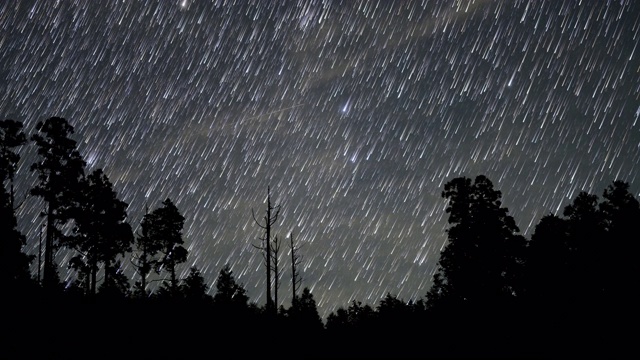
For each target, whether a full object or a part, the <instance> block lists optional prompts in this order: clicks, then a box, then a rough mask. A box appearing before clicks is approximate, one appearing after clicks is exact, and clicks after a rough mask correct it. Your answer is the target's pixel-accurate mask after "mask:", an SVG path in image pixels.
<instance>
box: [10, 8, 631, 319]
mask: <svg viewBox="0 0 640 360" xmlns="http://www.w3.org/2000/svg"><path fill="white" fill-rule="evenodd" d="M0 30H1V33H0V54H1V57H0V77H1V79H2V81H1V83H0V116H1V117H2V118H4V119H14V120H18V121H21V122H23V123H24V124H25V130H26V132H27V133H29V134H30V133H32V132H33V131H34V127H35V124H36V123H37V122H38V121H40V120H44V119H46V118H48V117H51V116H59V117H64V118H66V119H67V120H68V121H69V122H70V124H71V125H73V126H74V128H75V134H74V136H75V139H76V140H77V141H78V145H79V149H80V151H81V153H82V155H83V157H84V159H85V160H86V161H87V168H88V171H90V170H93V169H96V168H103V169H104V171H105V173H106V174H107V175H108V176H109V179H110V180H111V181H112V182H113V184H114V187H115V189H116V190H117V191H118V193H119V195H120V199H122V200H123V201H125V202H127V203H128V204H129V208H128V215H129V221H130V223H131V225H132V226H133V228H134V229H137V228H138V227H139V223H140V220H141V218H142V216H143V215H144V213H145V209H146V208H147V207H149V208H150V209H153V208H156V207H159V206H160V205H161V202H162V201H163V200H164V199H165V198H171V199H172V200H173V201H174V202H175V204H176V205H177V207H178V209H179V210H180V211H181V213H182V214H183V215H184V217H185V218H186V221H185V228H184V240H185V246H186V247H187V249H188V250H189V255H188V261H187V263H185V264H183V265H182V266H181V267H180V270H181V273H182V275H183V276H186V274H187V273H188V270H189V267H190V266H197V267H198V268H199V269H200V270H201V271H202V274H203V275H204V276H205V278H206V279H207V281H208V284H209V285H210V287H211V289H210V293H212V294H213V292H214V291H215V286H214V281H215V279H216V277H217V275H218V272H219V271H220V269H221V268H222V267H223V266H224V265H225V264H227V263H228V264H230V265H231V268H232V270H233V272H234V274H235V276H236V279H237V280H238V281H239V282H240V283H242V284H243V285H244V287H245V288H246V290H247V292H248V295H249V297H250V299H251V301H255V302H256V303H257V304H259V305H262V304H263V303H264V301H265V294H264V292H265V290H264V289H265V278H264V270H263V266H264V265H263V263H262V256H261V254H260V253H259V252H258V251H256V249H255V247H254V246H252V245H256V244H259V237H260V236H261V230H260V229H259V228H258V227H257V226H256V224H255V223H254V221H253V218H252V215H251V211H252V209H253V210H254V211H256V213H257V214H260V213H261V212H263V211H264V210H265V207H266V195H267V187H270V188H271V194H272V201H273V202H274V203H276V204H280V205H281V206H282V212H281V216H280V218H279V221H278V223H277V224H276V225H275V226H274V229H273V232H274V234H276V235H278V236H280V237H281V238H285V237H287V236H288V235H289V234H290V233H291V232H294V233H295V237H296V241H297V242H298V244H299V245H301V248H300V251H299V254H300V255H301V256H302V262H301V269H300V273H301V274H300V275H301V276H302V286H307V287H309V288H310V289H311V292H312V293H313V295H314V298H315V300H316V302H317V304H318V310H319V312H320V315H321V316H322V318H323V319H326V316H327V315H328V314H329V313H330V312H331V311H334V310H336V309H337V308H338V307H340V306H342V307H345V306H348V304H349V302H350V301H352V300H358V301H362V302H363V303H367V304H371V305H376V304H377V303H378V302H379V301H380V300H381V299H382V298H383V297H384V296H385V295H386V293H391V294H394V295H397V296H398V297H399V298H402V299H404V300H411V299H413V300H416V299H419V298H422V297H424V296H425V295H426V293H427V291H428V290H429V288H430V286H431V280H432V275H433V273H434V271H435V269H436V264H437V260H438V257H439V251H440V250H441V248H442V247H443V245H444V244H445V241H446V233H445V230H446V229H447V214H446V213H445V207H446V203H445V200H444V199H443V198H442V197H441V196H440V194H441V191H442V190H443V186H444V184H445V183H446V182H447V181H449V180H451V179H452V178H455V177H459V176H468V177H475V176H476V175H479V174H483V175H486V176H487V177H488V178H489V179H491V181H492V182H493V183H494V186H495V188H496V189H498V190H500V191H502V199H503V203H504V205H505V206H506V207H508V208H509V211H510V214H511V215H512V216H513V217H514V218H515V219H516V221H517V223H518V226H519V227H520V230H521V233H522V234H524V235H525V236H527V237H528V238H529V237H530V234H531V233H532V231H533V230H534V228H535V225H536V224H537V222H538V220H539V219H540V218H541V217H542V216H544V215H546V214H548V213H557V214H561V212H562V209H563V207H564V206H565V205H567V204H569V203H570V202H571V200H572V199H573V198H574V197H575V196H576V195H577V194H578V193H579V192H580V191H588V192H590V193H593V194H597V195H599V196H601V194H602V191H603V190H604V188H605V187H606V186H607V185H608V184H610V183H611V182H612V181H613V180H616V179H620V180H624V181H626V182H629V183H630V184H631V191H632V193H633V194H635V196H640V185H639V183H640V178H639V177H640V166H639V165H640V123H638V120H639V118H640V74H639V73H640V61H639V59H640V48H639V47H638V43H639V39H640V2H638V1H635V0H616V1H613V0H612V1H604V0H602V1H600V0H582V1H578V0H575V1H574V0H557V1H556V0H549V1H533V0H504V1H498V0H496V1H493V0H475V1H474V0H468V1H466V0H446V1H445V0H438V1H391V0H388V1H387V0H380V1H356V0H354V1H329V0H326V1H306V0H305V1H303V0H299V1H240V0H239V1H199V0H181V1H174V0H156V1H151V0H149V1H142V0H141V1H135V0H131V1H119V0H118V1H116V0H114V1H89V0H87V1H80V0H78V1H66V0H61V1H3V2H2V4H0ZM21 155H22V159H21V162H20V167H19V169H18V174H17V176H18V184H17V193H18V197H20V198H25V196H26V194H27V193H28V191H29V188H30V187H31V186H33V184H34V183H35V180H36V179H35V174H33V173H32V172H31V171H29V166H30V165H31V163H33V161H34V157H35V147H34V146H33V144H29V145H27V146H24V147H23V148H22V149H21ZM42 206H43V204H42V202H41V200H39V199H38V198H36V197H26V198H25V200H24V203H23V205H22V206H21V207H20V209H19V211H18V213H17V216H18V218H19V222H20V225H19V226H20V230H21V231H22V232H23V233H24V234H25V235H26V236H27V242H28V244H27V248H26V252H28V253H30V254H35V253H36V252H37V248H38V247H37V246H38V237H39V233H40V228H41V224H42V223H43V218H41V217H39V216H38V213H39V211H40V210H41V209H42ZM69 256H70V255H69V254H67V252H66V251H65V250H61V251H60V252H59V254H58V259H59V263H60V264H61V271H63V274H64V271H66V265H65V264H66V260H68V257H69ZM281 256H282V258H283V263H284V264H285V265H284V266H285V267H287V266H289V265H287V264H288V261H289V256H290V255H289V254H288V249H285V250H284V251H282V252H281ZM124 266H125V271H128V272H130V273H131V276H132V277H133V268H132V266H131V264H130V263H129V262H125V263H124ZM287 269H288V268H287ZM32 271H33V273H34V274H35V273H36V271H37V262H36V263H35V264H33V266H32ZM74 276H75V274H74V273H73V272H68V273H66V275H64V276H63V278H65V279H67V280H70V279H72V278H73V277H74ZM280 281H281V287H280V289H279V294H280V295H279V302H280V304H278V305H284V306H285V307H288V306H289V305H290V301H291V295H290V293H291V284H290V273H289V272H288V271H285V272H284V273H283V274H282V278H281V280H280ZM132 284H133V280H132Z"/></svg>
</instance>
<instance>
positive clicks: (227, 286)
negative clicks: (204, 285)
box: [213, 264, 249, 310]
mask: <svg viewBox="0 0 640 360" xmlns="http://www.w3.org/2000/svg"><path fill="white" fill-rule="evenodd" d="M248 301H249V297H248V296H247V294H246V290H245V289H244V287H243V286H242V284H238V283H237V282H236V280H235V278H234V276H233V271H232V270H231V266H230V265H229V264H226V265H225V266H224V267H223V268H222V269H221V270H220V273H219V274H218V278H217V280H216V293H215V294H214V295H213V303H214V304H215V305H216V306H217V307H218V308H222V309H229V310H238V309H244V308H246V307H247V302H248Z"/></svg>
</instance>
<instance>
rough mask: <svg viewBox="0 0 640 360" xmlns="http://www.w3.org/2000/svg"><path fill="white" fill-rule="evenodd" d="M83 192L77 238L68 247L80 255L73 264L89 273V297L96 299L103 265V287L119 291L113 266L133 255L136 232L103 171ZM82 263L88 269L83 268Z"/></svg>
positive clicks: (86, 183) (88, 181)
mask: <svg viewBox="0 0 640 360" xmlns="http://www.w3.org/2000/svg"><path fill="white" fill-rule="evenodd" d="M82 190H83V191H82V196H81V198H80V207H79V209H78V213H77V214H76V215H75V218H76V221H75V228H74V233H75V236H72V237H68V240H67V241H65V243H66V245H67V246H70V247H72V248H74V249H75V250H77V251H78V252H79V253H80V255H78V256H76V257H75V259H76V260H75V261H74V264H75V266H76V267H78V268H80V269H87V270H88V271H89V274H90V277H89V285H90V288H89V293H90V294H92V295H95V294H96V289H97V273H98V268H99V265H100V264H103V265H104V284H106V285H113V286H116V287H118V286H117V285H116V284H117V282H113V281H112V280H113V279H112V278H113V277H114V276H116V268H115V267H114V266H115V264H116V260H117V258H118V256H120V255H124V254H125V253H127V252H129V251H131V245H132V243H133V232H132V230H131V226H130V225H129V224H128V223H127V222H126V219H127V212H126V209H127V206H128V205H127V203H125V202H124V201H121V200H119V199H118V198H117V194H116V192H115V190H114V189H113V185H112V184H111V182H110V181H109V178H108V177H107V175H106V174H105V173H104V172H103V171H102V169H97V170H95V171H93V172H92V173H91V174H89V175H88V176H87V178H86V181H84V183H83V187H82ZM85 259H86V260H85ZM83 262H84V263H85V264H86V266H82V263H83Z"/></svg>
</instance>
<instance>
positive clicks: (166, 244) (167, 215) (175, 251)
mask: <svg viewBox="0 0 640 360" xmlns="http://www.w3.org/2000/svg"><path fill="white" fill-rule="evenodd" d="M153 214H154V216H153V217H152V219H153V223H152V226H151V234H150V237H151V240H152V241H153V242H156V243H157V244H158V248H159V253H160V254H161V256H160V259H159V260H158V261H157V262H156V271H157V272H158V273H159V272H160V271H162V270H164V271H166V272H168V273H169V282H168V283H167V282H166V281H165V282H164V283H163V286H165V287H166V290H168V291H169V292H170V294H178V292H179V287H178V286H179V283H178V278H177V276H176V266H177V265H178V264H181V263H183V262H185V261H187V253H188V252H187V249H185V248H184V247H183V246H182V244H184V241H183V240H182V228H183V227H184V217H183V216H182V215H181V214H180V211H179V210H178V208H177V207H176V206H175V205H174V204H173V202H172V201H171V199H169V198H167V199H166V200H165V201H163V202H162V206H161V207H159V208H157V209H155V210H154V211H153Z"/></svg>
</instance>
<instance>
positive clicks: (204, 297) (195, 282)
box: [180, 266, 212, 302]
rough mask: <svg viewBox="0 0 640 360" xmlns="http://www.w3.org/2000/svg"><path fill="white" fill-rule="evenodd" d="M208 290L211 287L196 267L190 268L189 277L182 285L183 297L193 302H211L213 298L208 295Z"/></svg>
mask: <svg viewBox="0 0 640 360" xmlns="http://www.w3.org/2000/svg"><path fill="white" fill-rule="evenodd" d="M208 290H209V286H208V285H207V284H206V283H205V281H204V277H203V276H202V274H201V273H200V270H198V268H197V267H195V266H192V267H191V268H189V275H188V276H187V277H186V278H185V279H184V280H182V283H181V284H180V292H181V293H182V296H184V298H185V299H187V300H190V301H193V302H200V301H209V300H212V298H211V296H210V295H209V294H207V291H208Z"/></svg>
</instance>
